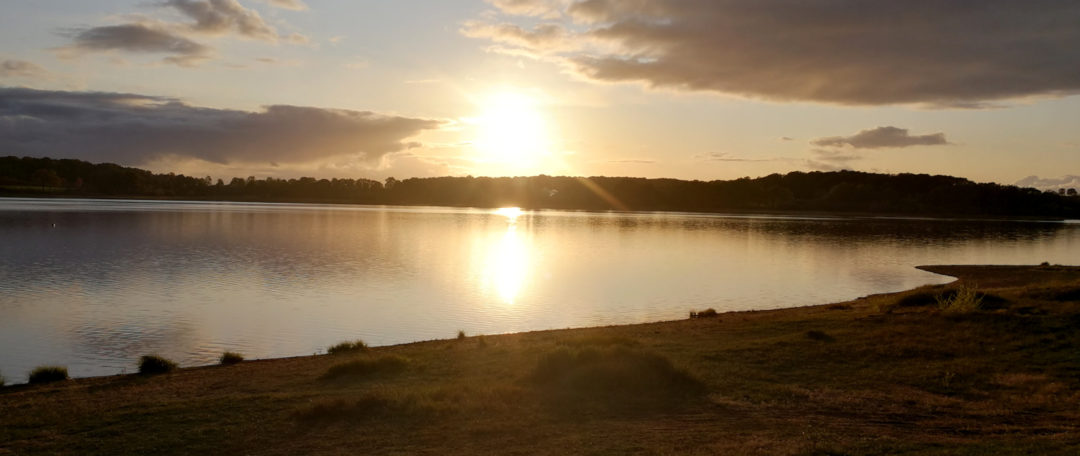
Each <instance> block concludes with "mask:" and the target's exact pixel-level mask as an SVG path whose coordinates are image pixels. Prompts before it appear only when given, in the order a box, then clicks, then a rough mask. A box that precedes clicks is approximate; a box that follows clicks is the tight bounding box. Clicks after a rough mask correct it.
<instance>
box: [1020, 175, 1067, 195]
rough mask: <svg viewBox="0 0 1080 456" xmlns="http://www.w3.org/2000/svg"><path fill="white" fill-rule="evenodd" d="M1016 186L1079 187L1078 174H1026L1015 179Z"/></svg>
mask: <svg viewBox="0 0 1080 456" xmlns="http://www.w3.org/2000/svg"><path fill="white" fill-rule="evenodd" d="M1016 186H1017V187H1032V188H1037V189H1039V190H1044V191H1045V190H1053V191H1057V190H1058V189H1060V188H1075V189H1080V176H1076V175H1072V174H1070V175H1067V176H1063V177H1059V178H1052V177H1039V176H1028V177H1025V178H1023V179H1020V180H1018V181H1016Z"/></svg>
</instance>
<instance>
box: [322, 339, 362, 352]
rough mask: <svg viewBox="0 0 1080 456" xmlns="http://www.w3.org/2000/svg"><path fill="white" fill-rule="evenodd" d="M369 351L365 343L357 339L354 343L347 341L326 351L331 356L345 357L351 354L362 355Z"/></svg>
mask: <svg viewBox="0 0 1080 456" xmlns="http://www.w3.org/2000/svg"><path fill="white" fill-rule="evenodd" d="M367 349H368V346H367V344H365V343H364V341H362V340H360V339H357V340H354V341H351V342H350V341H345V342H341V343H339V344H337V345H333V346H331V347H330V348H327V349H326V352H327V353H329V354H331V355H345V354H349V353H362V352H366V351H367Z"/></svg>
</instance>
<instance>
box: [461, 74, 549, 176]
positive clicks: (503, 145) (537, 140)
mask: <svg viewBox="0 0 1080 456" xmlns="http://www.w3.org/2000/svg"><path fill="white" fill-rule="evenodd" d="M537 105H538V103H537V100H536V98H534V97H533V96H531V95H529V94H526V93H523V92H519V91H512V90H508V91H500V92H495V93H493V94H491V95H489V96H488V97H487V98H485V99H484V100H483V101H482V105H481V108H482V109H483V112H482V114H481V115H480V117H479V118H477V119H476V124H477V127H478V131H477V138H476V140H475V141H474V145H475V147H476V149H477V151H478V152H479V154H480V158H481V159H482V160H484V161H487V162H493V163H497V164H499V165H502V166H504V167H507V168H509V169H513V170H523V171H533V168H535V167H536V166H537V165H538V164H539V162H540V161H541V160H542V159H543V158H544V157H545V156H546V155H548V154H549V149H550V140H549V132H548V126H547V122H546V121H545V119H544V116H543V114H542V113H541V111H540V109H539V108H538V106H537Z"/></svg>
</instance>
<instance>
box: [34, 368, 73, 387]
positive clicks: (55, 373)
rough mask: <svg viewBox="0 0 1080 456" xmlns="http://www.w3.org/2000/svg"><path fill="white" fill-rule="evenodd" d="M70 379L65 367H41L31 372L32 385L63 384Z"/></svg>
mask: <svg viewBox="0 0 1080 456" xmlns="http://www.w3.org/2000/svg"><path fill="white" fill-rule="evenodd" d="M67 379H68V371H67V368H66V367H63V366H40V367H36V368H34V370H33V371H32V372H30V384H31V385H40V384H42V383H52V382H62V381H64V380H67Z"/></svg>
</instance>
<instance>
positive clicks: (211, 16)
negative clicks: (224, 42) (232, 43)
mask: <svg viewBox="0 0 1080 456" xmlns="http://www.w3.org/2000/svg"><path fill="white" fill-rule="evenodd" d="M165 5H167V6H171V7H173V8H174V9H176V10H177V11H179V12H181V13H183V14H184V15H186V16H188V17H189V18H191V19H192V20H194V21H195V23H194V24H191V25H190V27H191V29H192V30H194V31H197V32H202V33H212V34H219V35H224V34H227V33H237V34H239V35H241V36H244V37H247V38H252V39H258V40H265V41H277V39H278V34H277V31H276V30H274V28H273V27H271V26H270V25H269V24H267V23H266V21H264V20H263V19H262V17H261V16H259V13H258V12H256V11H255V10H251V9H247V8H244V6H243V5H241V4H240V3H239V2H237V1H236V0H168V1H166V2H165Z"/></svg>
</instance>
